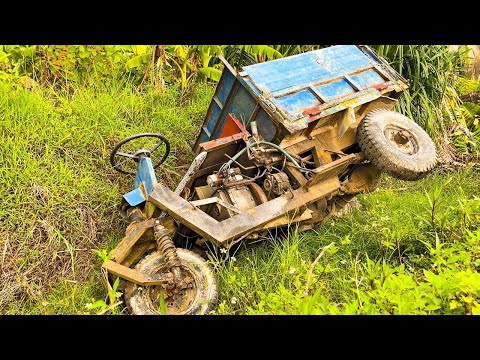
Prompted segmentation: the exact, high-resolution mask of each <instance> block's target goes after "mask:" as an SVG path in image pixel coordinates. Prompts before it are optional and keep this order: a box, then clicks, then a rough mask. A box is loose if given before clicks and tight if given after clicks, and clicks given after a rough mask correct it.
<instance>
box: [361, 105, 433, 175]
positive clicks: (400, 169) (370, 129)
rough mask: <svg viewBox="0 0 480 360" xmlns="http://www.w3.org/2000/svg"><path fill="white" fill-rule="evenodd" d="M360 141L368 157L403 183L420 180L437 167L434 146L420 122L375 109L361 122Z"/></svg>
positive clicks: (392, 112) (395, 113)
mask: <svg viewBox="0 0 480 360" xmlns="http://www.w3.org/2000/svg"><path fill="white" fill-rule="evenodd" d="M357 141H358V144H359V145H360V148H361V149H362V151H363V153H364V154H365V157H366V158H367V159H368V160H370V161H371V162H372V163H373V164H374V165H375V166H377V167H378V168H379V169H380V170H383V171H385V172H386V173H388V174H389V175H391V176H393V177H395V178H397V179H400V180H418V179H421V178H422V177H424V176H425V175H427V174H428V173H429V172H430V171H432V169H433V168H434V167H435V165H436V164H437V152H436V149H435V144H434V143H433V141H432V139H431V138H430V136H428V134H427V133H426V132H425V130H423V129H422V128H421V127H420V126H419V125H418V124H417V123H415V122H414V121H413V120H410V119H409V118H408V117H406V116H404V115H402V114H400V113H397V112H394V111H390V110H385V109H378V110H373V111H371V112H370V113H368V114H367V115H366V116H365V118H364V119H363V120H362V121H361V122H360V124H359V125H358V128H357Z"/></svg>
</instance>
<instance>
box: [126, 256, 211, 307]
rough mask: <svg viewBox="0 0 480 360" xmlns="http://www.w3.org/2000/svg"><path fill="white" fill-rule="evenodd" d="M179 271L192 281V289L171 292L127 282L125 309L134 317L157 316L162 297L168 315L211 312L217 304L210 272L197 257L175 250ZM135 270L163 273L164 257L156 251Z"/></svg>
mask: <svg viewBox="0 0 480 360" xmlns="http://www.w3.org/2000/svg"><path fill="white" fill-rule="evenodd" d="M176 250H177V255H178V257H179V258H180V264H181V266H180V271H181V272H182V273H183V275H184V276H189V277H191V278H192V279H193V286H192V287H191V288H187V289H183V290H180V291H179V292H178V293H173V292H170V291H169V290H166V289H165V288H163V287H162V286H160V285H158V286H145V287H142V286H140V285H137V284H133V283H128V285H127V287H126V288H125V294H124V296H125V302H126V305H127V308H128V309H129V310H130V312H131V313H132V314H134V315H153V314H160V313H161V311H160V296H163V298H164V301H165V304H166V307H167V313H168V314H169V315H203V314H207V313H208V312H209V311H211V310H213V308H214V307H215V305H216V303H217V282H216V280H215V277H214V276H213V273H212V271H211V270H210V268H209V267H208V265H207V264H206V263H205V260H203V259H202V257H200V256H199V255H197V254H195V253H194V252H192V251H189V250H186V249H182V248H177V249H176ZM135 269H137V270H139V271H140V272H142V273H144V274H149V275H154V274H158V273H161V272H164V271H166V263H165V258H164V256H163V255H162V254H161V253H159V252H154V253H152V254H149V255H147V256H146V257H145V258H144V259H143V260H141V261H140V262H139V263H138V264H137V266H136V267H135Z"/></svg>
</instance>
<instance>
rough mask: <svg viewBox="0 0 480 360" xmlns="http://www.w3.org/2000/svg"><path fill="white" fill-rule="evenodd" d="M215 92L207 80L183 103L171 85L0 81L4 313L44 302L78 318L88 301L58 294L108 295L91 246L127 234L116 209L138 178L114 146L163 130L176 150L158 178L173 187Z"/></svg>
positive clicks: (0, 304) (0, 296) (0, 294)
mask: <svg viewBox="0 0 480 360" xmlns="http://www.w3.org/2000/svg"><path fill="white" fill-rule="evenodd" d="M212 93H213V88H212V87H211V86H208V85H205V84H199V85H198V86H197V87H195V88H194V89H193V92H192V93H191V96H190V98H189V99H188V100H181V97H180V96H179V95H180V94H179V91H178V90H177V89H176V88H173V87H171V88H168V89H167V90H166V92H165V93H163V94H159V93H157V92H155V91H149V92H144V93H139V92H137V91H135V90H133V89H131V88H119V87H116V86H112V85H104V87H103V88H102V89H92V88H85V89H77V90H76V91H74V92H73V93H61V92H54V91H52V90H49V89H42V88H38V89H37V90H34V91H29V90H26V89H23V88H17V87H14V86H12V85H8V84H5V83H0V154H2V155H1V156H0V199H1V201H2V206H1V207H0V269H1V270H0V271H1V281H0V313H23V312H24V311H25V309H26V308H35V309H37V310H35V312H38V311H40V310H41V311H43V310H45V309H44V307H42V306H40V307H38V304H42V303H49V304H50V303H51V305H49V306H52V307H54V308H55V309H57V311H58V312H62V313H63V312H67V313H68V312H77V311H78V309H79V308H81V306H80V305H81V304H79V303H76V304H75V306H72V304H70V305H69V306H66V305H62V304H63V303H62V301H63V302H65V301H67V302H68V301H69V300H66V299H60V298H61V297H62V296H66V297H70V296H73V297H74V298H75V296H76V295H73V294H74V293H76V294H77V295H79V294H84V293H89V294H90V293H91V294H94V293H95V294H97V295H98V294H100V293H101V290H102V289H101V286H99V285H100V282H99V281H92V278H95V279H96V280H99V277H98V275H99V267H98V266H99V261H98V260H97V258H96V256H95V255H94V254H93V253H92V249H98V248H105V247H109V248H112V247H113V246H114V244H116V242H118V241H119V240H120V239H121V238H122V236H123V233H124V228H125V224H124V223H122V221H120V217H119V215H118V213H117V211H116V208H117V206H118V204H119V200H120V197H121V194H123V193H125V192H127V191H129V190H130V187H131V186H132V180H133V179H132V177H130V176H126V175H121V174H119V173H117V172H115V171H114V170H113V169H112V168H111V167H110V164H109V162H108V156H109V153H110V151H111V149H112V148H113V145H114V144H115V142H117V141H119V140H120V139H122V138H124V137H126V136H128V135H132V134H135V133H139V132H146V131H151V132H159V133H162V134H164V135H165V136H166V137H167V138H168V139H169V140H170V142H171V145H172V152H171V156H170V157H169V159H168V160H167V162H166V163H165V164H164V165H163V166H162V167H161V168H159V169H158V170H157V176H158V177H159V178H160V179H162V181H164V182H165V183H166V184H168V185H170V186H173V185H174V184H176V182H177V181H178V179H179V178H180V176H181V175H182V174H181V173H180V172H179V171H178V170H177V168H178V166H181V165H186V164H188V163H189V160H191V157H192V154H191V151H190V149H191V148H190V146H191V145H192V144H193V142H194V140H195V137H196V133H197V131H198V128H199V125H200V124H201V122H202V121H203V116H204V114H205V111H206V108H207V106H208V104H209V102H210V99H211V96H212ZM84 286H86V287H87V288H89V290H86V289H84V288H83V287H84ZM79 287H82V290H78V289H79ZM59 289H63V290H59ZM94 289H95V290H94ZM77 290H78V291H77ZM70 292H72V294H70ZM62 294H63V295H62ZM82 296H83V295H82ZM82 299H83V298H82ZM60 300H61V301H60ZM82 301H83V300H82ZM75 302H76V301H75ZM79 302H81V301H79ZM39 309H40V310H39ZM32 311H33V310H32ZM45 311H46V310H45Z"/></svg>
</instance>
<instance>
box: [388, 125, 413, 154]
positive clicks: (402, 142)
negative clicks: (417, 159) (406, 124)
mask: <svg viewBox="0 0 480 360" xmlns="http://www.w3.org/2000/svg"><path fill="white" fill-rule="evenodd" d="M383 133H384V135H385V138H386V139H387V142H388V144H389V145H390V146H392V147H393V148H394V149H396V150H398V151H400V152H402V153H404V154H407V155H413V154H416V153H417V152H418V149H419V146H418V141H417V139H416V138H415V136H414V135H413V133H411V132H410V131H409V130H407V129H404V128H402V127H400V126H395V125H388V126H386V127H385V128H384V130H383Z"/></svg>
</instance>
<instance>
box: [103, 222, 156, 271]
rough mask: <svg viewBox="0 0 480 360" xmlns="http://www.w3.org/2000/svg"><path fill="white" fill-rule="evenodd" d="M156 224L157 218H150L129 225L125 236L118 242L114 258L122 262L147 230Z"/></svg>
mask: <svg viewBox="0 0 480 360" xmlns="http://www.w3.org/2000/svg"><path fill="white" fill-rule="evenodd" d="M154 225H155V219H148V220H145V221H142V222H137V223H132V224H130V225H128V227H127V230H126V235H125V237H124V238H123V239H122V241H120V242H119V243H118V245H117V246H116V247H115V250H114V251H113V252H112V256H111V258H112V260H114V261H117V262H119V263H121V262H122V261H123V260H124V259H125V258H126V257H127V256H128V253H129V251H130V249H131V248H132V247H133V246H134V245H135V243H136V242H137V241H138V240H139V239H140V238H141V237H142V236H143V234H144V233H145V231H147V229H149V228H151V227H153V226H154Z"/></svg>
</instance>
